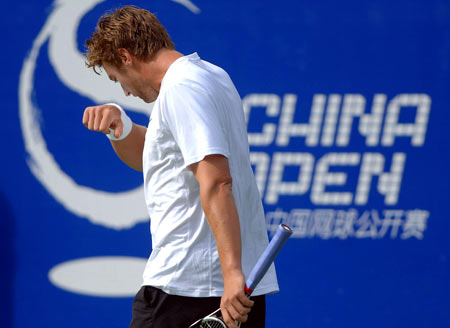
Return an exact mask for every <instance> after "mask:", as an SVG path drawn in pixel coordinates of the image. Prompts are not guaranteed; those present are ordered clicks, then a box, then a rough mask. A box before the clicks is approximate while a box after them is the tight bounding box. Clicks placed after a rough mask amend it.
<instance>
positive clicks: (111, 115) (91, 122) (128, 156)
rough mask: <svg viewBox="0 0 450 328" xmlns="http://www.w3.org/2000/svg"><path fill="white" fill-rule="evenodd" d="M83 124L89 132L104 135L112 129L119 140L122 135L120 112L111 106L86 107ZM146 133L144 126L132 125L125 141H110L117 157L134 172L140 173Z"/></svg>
mask: <svg viewBox="0 0 450 328" xmlns="http://www.w3.org/2000/svg"><path fill="white" fill-rule="evenodd" d="M83 124H84V126H85V127H86V128H88V129H89V130H92V131H97V132H103V133H105V134H109V133H110V130H109V129H112V130H114V136H115V137H116V138H119V137H120V136H121V135H122V133H123V122H122V120H121V118H120V110H119V109H118V108H117V107H116V106H113V105H100V106H92V107H87V108H86V109H85V110H84V114H83ZM146 132H147V128H146V127H145V126H142V125H138V124H134V123H133V127H132V129H131V132H130V133H129V134H128V136H127V137H126V138H125V139H122V140H117V141H115V140H110V141H111V145H112V147H113V149H114V151H115V152H116V154H117V156H119V158H120V159H121V160H122V161H123V162H124V163H125V164H127V165H128V166H129V167H131V168H132V169H135V170H136V171H142V152H143V150H144V141H145V133H146Z"/></svg>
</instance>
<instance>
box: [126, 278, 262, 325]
mask: <svg viewBox="0 0 450 328" xmlns="http://www.w3.org/2000/svg"><path fill="white" fill-rule="evenodd" d="M252 300H253V301H254V302H255V305H254V306H253V307H252V310H251V311H250V313H249V314H248V321H247V322H246V323H243V324H242V325H241V327H242V328H264V327H265V321H266V298H265V296H264V295H262V296H255V297H252ZM219 307H220V297H185V296H177V295H169V294H166V293H164V292H163V291H162V290H160V289H157V288H154V287H151V286H143V287H141V289H140V290H139V292H138V293H137V294H136V297H135V298H134V302H133V314H132V319H131V324H130V328H188V327H189V326H190V325H191V324H193V323H194V322H195V321H197V320H198V319H200V318H203V317H204V316H207V315H208V314H210V313H212V312H214V311H215V310H217V309H218V308H219Z"/></svg>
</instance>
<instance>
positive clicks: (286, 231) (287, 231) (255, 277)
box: [245, 224, 292, 296]
mask: <svg viewBox="0 0 450 328" xmlns="http://www.w3.org/2000/svg"><path fill="white" fill-rule="evenodd" d="M291 235H292V229H291V228H289V227H288V226H287V225H284V224H280V225H279V226H278V229H277V231H276V232H275V235H274V236H273V238H272V240H271V241H270V243H269V245H268V246H267V248H266V249H265V251H264V253H263V254H262V255H261V257H260V258H259V260H258V262H256V264H255V266H254V267H253V269H252V272H250V275H249V276H248V278H247V281H246V284H245V292H246V294H247V295H249V296H250V294H251V293H253V290H254V289H255V287H256V286H257V285H258V283H259V282H260V281H261V279H262V278H263V277H264V275H265V274H266V272H267V270H269V267H270V265H271V264H272V263H273V261H274V260H275V258H276V257H277V255H278V253H279V252H280V250H281V248H282V247H283V245H284V243H285V242H286V241H287V240H288V239H289V237H290V236H291Z"/></svg>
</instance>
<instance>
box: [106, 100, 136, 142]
mask: <svg viewBox="0 0 450 328" xmlns="http://www.w3.org/2000/svg"><path fill="white" fill-rule="evenodd" d="M106 105H112V106H115V107H117V109H119V110H120V119H121V120H122V123H123V132H122V135H121V136H120V137H119V138H116V137H115V136H114V130H113V129H111V128H110V129H109V131H110V132H109V134H107V135H106V136H107V137H108V138H109V139H111V140H114V141H117V140H123V139H125V138H126V137H128V135H129V134H130V132H131V129H132V128H133V122H131V119H130V118H129V117H128V115H127V113H125V111H124V110H123V108H122V107H120V106H119V105H117V104H114V103H109V104H106Z"/></svg>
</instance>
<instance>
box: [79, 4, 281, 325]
mask: <svg viewBox="0 0 450 328" xmlns="http://www.w3.org/2000/svg"><path fill="white" fill-rule="evenodd" d="M86 46H87V53H86V57H87V65H88V67H92V68H93V69H94V71H96V72H98V69H101V68H103V70H104V71H105V72H106V73H107V74H108V76H109V78H110V79H111V80H112V81H114V82H118V83H120V84H121V86H122V88H123V91H124V92H125V94H126V95H127V96H130V95H132V96H135V97H139V98H141V99H142V100H144V101H145V102H147V103H151V102H154V106H153V110H152V112H151V116H150V121H149V123H148V126H147V127H145V126H140V125H137V124H134V123H132V122H131V120H130V118H129V117H128V116H127V115H126V112H125V111H124V110H123V109H122V108H120V106H118V105H115V104H105V105H101V106H93V107H88V108H86V109H85V111H84V115H83V124H84V125H85V126H86V127H87V128H88V129H89V130H94V131H99V132H103V133H105V134H107V136H108V137H109V138H110V140H111V144H112V147H113V148H114V150H115V152H116V153H117V155H118V156H119V158H120V159H121V160H122V161H123V162H125V163H126V164H127V165H129V166H130V167H132V168H133V169H135V170H138V171H142V172H143V178H144V189H145V200H146V204H147V208H148V213H149V215H150V222H151V224H150V230H151V237H152V248H153V250H152V252H151V255H150V258H149V260H148V263H147V265H146V268H145V271H144V273H143V284H142V288H141V289H140V290H139V292H138V293H137V295H136V297H135V300H134V303H133V311H132V320H131V324H130V327H132V328H144V327H145V328H150V327H152V328H153V327H156V328H171V327H173V328H183V327H186V328H187V327H188V326H189V325H190V324H192V323H193V322H195V321H196V320H198V319H200V318H202V317H203V316H205V315H208V314H209V313H211V312H213V311H214V310H215V309H217V308H218V307H219V306H220V308H221V310H222V314H223V317H224V319H225V322H226V324H227V325H228V327H230V328H236V327H237V326H236V324H235V322H234V321H235V320H236V321H238V322H245V323H244V324H243V325H242V327H257V328H259V327H264V325H265V294H268V293H274V292H277V291H278V284H277V278H276V274H275V269H274V267H273V266H272V267H271V268H270V270H269V271H268V273H267V275H266V276H265V278H264V279H263V280H262V281H261V282H260V284H259V285H258V287H257V288H256V289H255V291H254V292H253V295H252V299H251V300H250V299H249V298H248V297H246V295H245V293H244V285H245V276H246V275H248V274H249V273H250V271H251V269H252V267H253V266H254V265H255V263H256V261H257V260H258V258H259V256H260V255H261V254H262V252H263V251H264V249H265V247H266V246H267V244H268V237H267V230H266V225H265V220H264V213H263V207H262V203H261V200H260V197H259V193H258V189H257V186H256V181H255V178H254V176H253V173H252V169H251V166H250V159H249V145H248V141H247V132H246V124H245V120H244V113H243V108H242V103H241V99H240V96H239V94H238V92H237V91H236V88H235V87H234V85H233V82H232V81H231V79H230V77H229V76H228V74H227V73H226V72H225V71H224V70H223V69H221V68H219V67H217V66H215V65H213V64H211V63H209V62H206V61H204V60H202V59H200V57H199V56H198V55H197V53H193V54H190V55H187V56H184V55H182V54H181V53H179V52H177V51H176V50H175V49H174V45H173V43H172V41H171V39H170V38H169V35H168V34H167V32H166V30H165V28H164V27H163V26H162V25H161V24H160V22H159V21H158V20H157V19H156V17H155V16H154V15H153V14H152V13H150V12H149V11H147V10H144V9H139V8H137V7H133V6H125V7H123V8H119V9H117V10H115V11H112V12H109V13H106V14H104V15H103V16H102V17H101V18H100V19H99V21H98V24H97V27H96V30H95V32H94V33H93V34H92V36H91V38H90V39H89V40H87V41H86ZM230 55H231V54H230Z"/></svg>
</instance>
